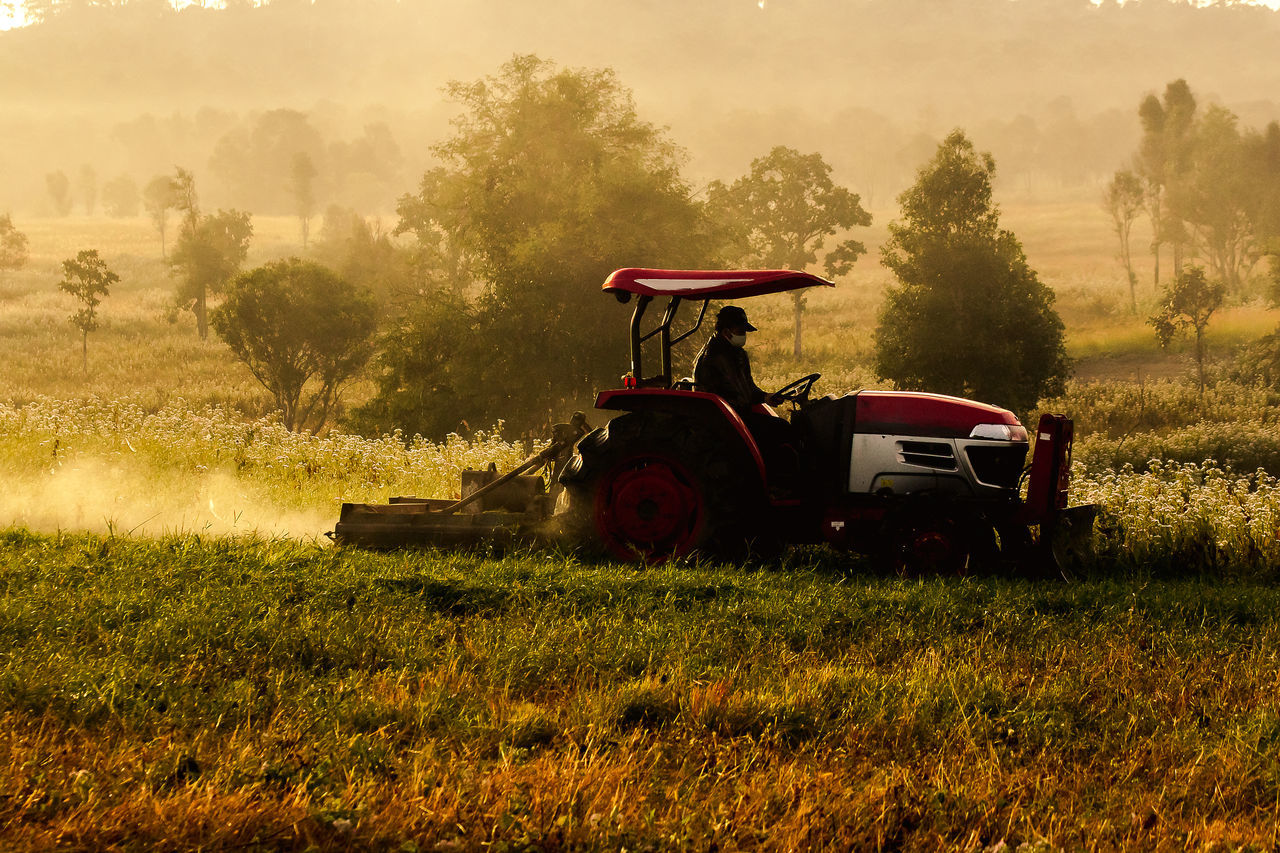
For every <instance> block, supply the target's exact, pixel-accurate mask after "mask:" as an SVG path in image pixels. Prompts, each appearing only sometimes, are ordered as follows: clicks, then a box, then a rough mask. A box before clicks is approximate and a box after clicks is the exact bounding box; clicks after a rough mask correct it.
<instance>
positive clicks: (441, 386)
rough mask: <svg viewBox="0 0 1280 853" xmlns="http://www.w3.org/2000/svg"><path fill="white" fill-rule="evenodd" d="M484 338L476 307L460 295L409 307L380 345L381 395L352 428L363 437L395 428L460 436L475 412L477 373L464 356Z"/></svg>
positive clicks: (441, 294)
mask: <svg viewBox="0 0 1280 853" xmlns="http://www.w3.org/2000/svg"><path fill="white" fill-rule="evenodd" d="M480 333H481V332H480V324H479V318H478V316H477V311H476V309H475V307H474V306H473V305H471V304H470V303H469V302H467V300H465V299H464V298H463V297H462V296H461V295H460V294H458V293H455V292H450V291H448V290H445V291H439V292H437V293H434V294H433V295H432V298H430V299H421V300H418V301H415V302H411V303H409V304H408V306H407V308H406V310H405V311H404V312H402V313H401V312H397V313H396V314H395V315H394V317H393V318H392V321H391V327H390V328H389V329H388V330H387V331H386V332H385V333H384V334H383V335H382V338H381V340H380V341H379V342H378V357H377V361H376V367H377V379H376V382H377V389H378V390H377V392H376V393H375V394H374V395H373V397H372V399H370V400H369V401H368V402H367V403H365V404H364V405H363V406H361V407H359V408H358V409H356V410H355V412H353V413H352V417H351V425H352V426H353V427H354V428H355V429H356V430H358V431H359V432H361V433H362V434H365V435H368V434H380V433H389V432H391V431H392V430H393V429H396V428H399V429H401V430H402V431H403V432H404V433H405V434H407V435H425V436H433V437H442V436H445V435H448V434H449V433H451V432H458V431H459V425H460V424H461V423H464V422H466V420H467V418H472V417H473V414H472V413H473V412H474V411H475V408H474V406H475V403H474V401H473V399H472V396H473V385H474V383H475V381H476V378H477V374H476V371H475V370H474V367H473V366H472V365H471V364H469V363H468V362H467V360H466V357H465V356H464V354H469V353H470V351H471V350H473V349H474V343H475V341H476V339H477V335H479V334H480ZM478 423H483V421H481V422H478Z"/></svg>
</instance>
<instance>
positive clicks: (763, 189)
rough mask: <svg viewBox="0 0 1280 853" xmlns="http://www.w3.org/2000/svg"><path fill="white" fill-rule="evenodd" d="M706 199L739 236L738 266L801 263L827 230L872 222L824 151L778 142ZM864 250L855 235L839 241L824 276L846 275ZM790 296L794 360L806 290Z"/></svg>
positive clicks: (732, 253) (811, 259) (734, 254)
mask: <svg viewBox="0 0 1280 853" xmlns="http://www.w3.org/2000/svg"><path fill="white" fill-rule="evenodd" d="M707 199H708V202H707V203H708V207H709V208H710V210H711V213H712V216H713V218H714V219H715V220H716V221H717V222H721V223H725V224H726V226H727V227H728V229H729V230H730V232H731V235H732V238H733V240H734V242H735V243H736V245H735V246H734V247H733V248H732V249H730V250H729V264H731V265H737V266H742V267H761V268H764V269H793V270H805V269H808V268H809V267H810V266H811V265H812V264H814V263H816V262H817V260H818V253H819V252H821V251H822V249H823V247H824V245H825V243H826V239H827V238H828V237H831V236H833V235H835V234H836V233H837V231H839V230H842V229H844V230H847V229H849V228H852V227H854V226H857V225H861V226H867V225H870V224H871V214H870V213H867V211H866V210H864V209H863V208H862V204H861V200H860V199H859V198H858V196H857V195H855V194H854V193H852V192H850V191H849V190H848V189H846V188H844V187H840V186H836V184H835V182H834V181H833V180H832V179H831V166H829V165H828V164H827V162H826V161H825V160H823V159H822V155H821V154H818V153H813V154H801V153H800V152H799V151H797V150H795V149H794V148H787V147H785V146H782V145H779V146H776V147H775V148H774V149H773V150H772V151H770V152H769V153H768V154H766V155H765V156H764V157H757V158H756V159H755V160H752V161H751V171H750V172H749V173H748V174H746V175H744V176H743V177H741V178H739V179H738V180H736V181H734V182H733V184H731V185H728V186H726V185H725V184H724V183H722V182H720V181H713V182H712V183H711V185H710V186H709V187H708V189H707ZM864 252H866V247H865V246H863V245H862V243H860V242H858V241H857V240H851V239H850V240H842V241H840V242H839V243H837V244H836V245H835V246H833V247H832V248H831V250H830V251H828V252H827V253H826V254H825V256H824V258H823V269H824V271H825V272H826V273H827V275H829V276H841V275H845V274H846V273H848V271H849V270H850V268H851V267H852V266H853V264H854V262H855V261H856V260H857V259H858V256H859V255H861V254H863V253H864ZM792 299H793V300H794V301H795V346H794V349H793V352H792V354H793V356H794V357H795V358H797V359H798V358H800V356H801V338H800V329H801V327H800V323H801V315H802V313H803V311H804V292H803V291H795V292H794V293H793V294H792Z"/></svg>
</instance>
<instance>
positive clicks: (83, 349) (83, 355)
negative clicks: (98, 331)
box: [80, 332, 89, 379]
mask: <svg viewBox="0 0 1280 853" xmlns="http://www.w3.org/2000/svg"><path fill="white" fill-rule="evenodd" d="M80 359H81V362H82V366H83V368H84V377H85V379H88V378H89V333H88V332H82V333H81V334H80Z"/></svg>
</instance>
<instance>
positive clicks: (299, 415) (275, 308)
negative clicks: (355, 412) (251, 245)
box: [210, 258, 376, 431]
mask: <svg viewBox="0 0 1280 853" xmlns="http://www.w3.org/2000/svg"><path fill="white" fill-rule="evenodd" d="M375 311H376V309H375V307H374V304H373V300H372V299H371V298H370V297H369V295H368V293H367V292H365V291H362V290H357V289H356V288H355V287H353V286H352V285H350V284H348V283H347V282H345V281H343V280H342V279H340V278H338V276H336V275H334V274H333V273H332V272H330V271H329V270H328V269H326V268H325V267H322V266H320V265H318V264H314V263H310V262H308V261H301V260H298V259H297V258H291V259H289V260H285V261H277V262H275V263H270V264H267V265H265V266H262V267H259V268H258V269H255V270H252V271H250V272H246V273H242V274H241V275H239V276H237V277H236V278H235V279H234V280H233V281H232V282H231V284H230V286H229V287H228V288H227V294H226V299H225V300H224V301H223V303H222V305H221V306H219V307H218V308H216V309H214V311H213V316H212V317H211V320H210V322H211V323H212V325H213V328H214V330H215V331H216V332H217V333H218V336H219V337H221V338H222V339H223V340H224V341H226V343H227V345H228V346H229V347H231V351H232V352H233V353H235V355H236V357H237V358H239V359H240V360H241V361H243V362H244V363H245V364H246V365H248V367H249V370H250V371H252V372H253V375H254V376H255V377H257V379H258V381H259V382H261V383H262V385H263V387H265V388H266V389H267V390H268V391H270V392H271V396H272V398H273V399H274V400H275V403H276V405H277V406H278V407H279V408H280V412H281V421H282V422H283V423H284V426H285V428H286V429H303V428H306V427H312V428H314V429H315V430H317V431H319V429H320V428H321V427H322V426H324V424H325V423H326V422H327V421H328V420H329V416H330V414H331V413H332V412H333V409H334V407H335V406H336V405H337V403H338V398H339V393H340V391H341V389H342V385H343V384H344V383H346V382H347V381H349V380H350V379H351V378H352V376H353V375H355V374H356V373H357V372H358V371H359V370H360V369H361V368H362V367H364V365H365V363H366V362H367V361H368V360H369V356H370V355H371V345H370V338H371V337H372V335H373V332H374V325H375ZM309 383H310V384H311V386H312V390H311V391H310V393H309V394H306V389H307V387H308V384H309ZM304 394H305V396H304Z"/></svg>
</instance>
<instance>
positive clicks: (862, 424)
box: [854, 391, 1027, 441]
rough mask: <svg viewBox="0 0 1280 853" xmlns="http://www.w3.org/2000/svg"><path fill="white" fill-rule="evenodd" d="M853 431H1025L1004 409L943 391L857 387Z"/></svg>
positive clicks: (963, 434)
mask: <svg viewBox="0 0 1280 853" xmlns="http://www.w3.org/2000/svg"><path fill="white" fill-rule="evenodd" d="M856 405H857V408H856V413H855V415H854V424H855V426H854V431H855V432H858V433H879V434H882V435H909V436H931V437H935V438H989V439H1005V440H1008V441H1026V440H1027V431H1026V429H1025V428H1024V427H1023V426H1022V424H1021V423H1020V422H1019V421H1018V418H1017V416H1016V415H1014V413H1013V412H1011V411H1009V410H1008V409H1001V408H999V407H998V406H989V405H987V404H985V403H975V402H974V401H973V400H965V399H962V398H960V397H948V396H946V395H945V394H925V393H922V392H918V391H860V392H858V395H857V404H856Z"/></svg>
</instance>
